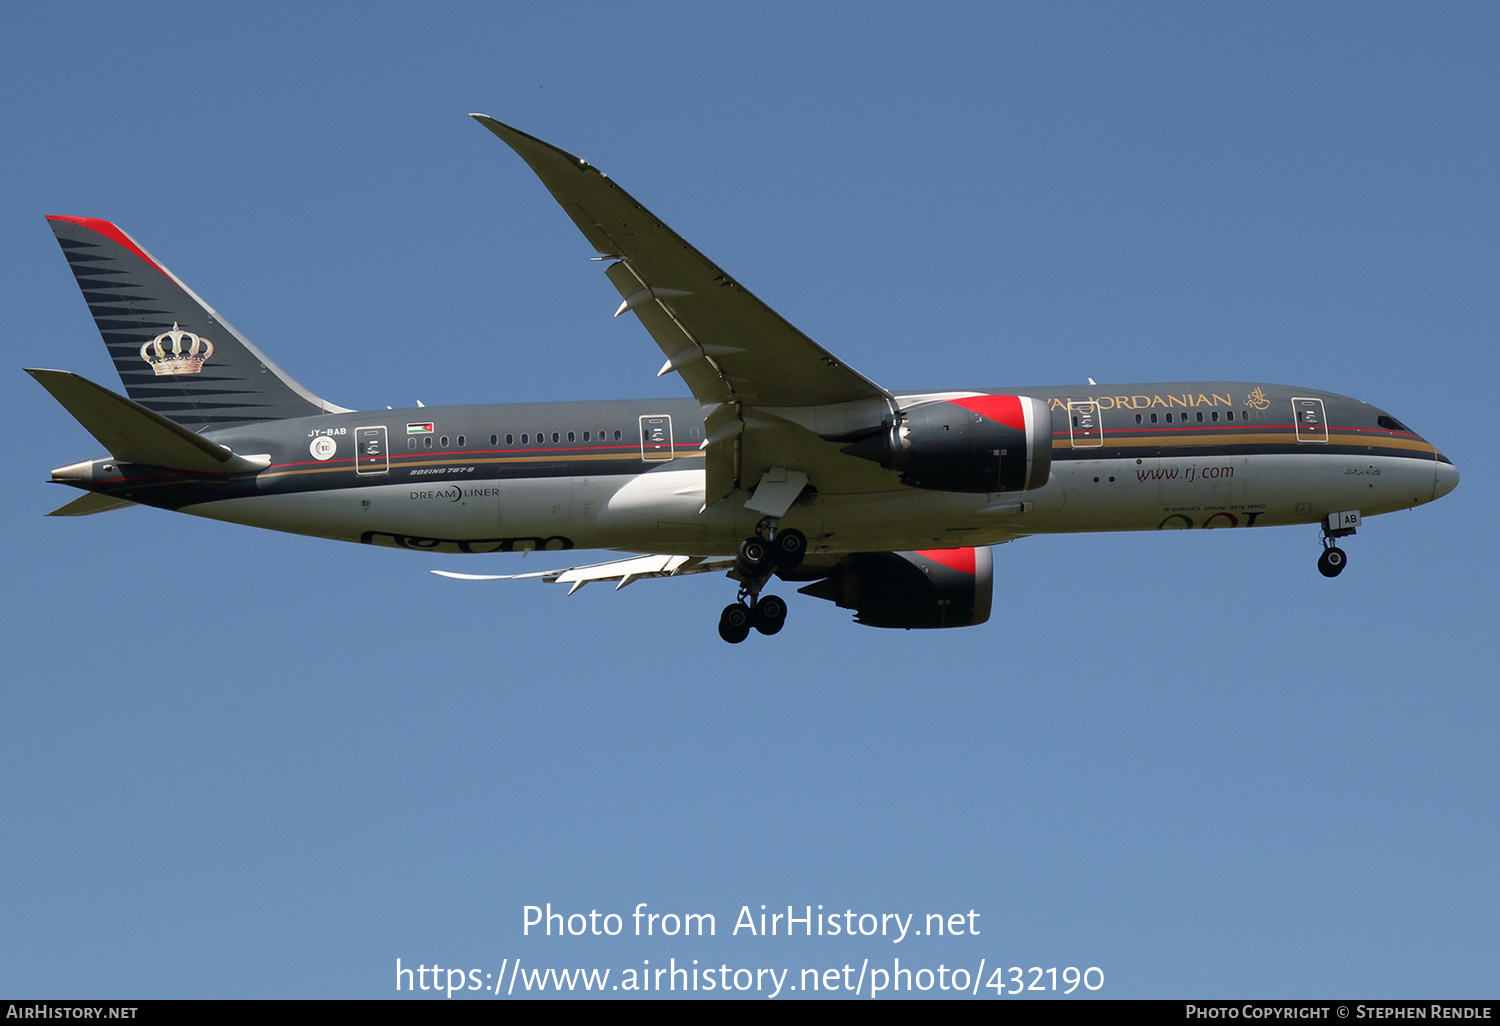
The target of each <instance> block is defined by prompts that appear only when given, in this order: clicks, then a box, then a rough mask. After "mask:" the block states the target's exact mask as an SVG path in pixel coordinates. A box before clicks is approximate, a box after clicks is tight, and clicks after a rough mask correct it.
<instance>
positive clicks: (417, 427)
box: [406, 420, 432, 435]
mask: <svg viewBox="0 0 1500 1026" xmlns="http://www.w3.org/2000/svg"><path fill="white" fill-rule="evenodd" d="M406 433H407V434H409V435H430V434H432V421H430V420H429V421H428V422H427V423H426V424H408V425H406Z"/></svg>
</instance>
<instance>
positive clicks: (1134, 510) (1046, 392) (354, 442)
mask: <svg viewBox="0 0 1500 1026" xmlns="http://www.w3.org/2000/svg"><path fill="white" fill-rule="evenodd" d="M985 391H986V392H987V391H988V390H985ZM1004 392H1005V393H1006V394H1019V395H1024V396H1031V397H1034V398H1037V399H1041V400H1043V401H1044V402H1045V403H1046V405H1047V407H1048V409H1050V411H1051V416H1052V425H1051V427H1052V467H1051V474H1050V476H1049V477H1048V478H1047V480H1046V483H1045V485H1043V486H1042V487H1039V488H1033V489H1031V490H1028V491H1015V492H996V493H983V492H980V493H968V492H949V491H938V490H931V489H923V488H913V487H909V486H907V485H905V484H902V483H901V481H900V479H899V475H898V474H897V473H895V472H894V471H889V470H882V469H880V468H878V467H874V466H873V465H871V478H870V480H869V481H868V482H867V483H866V484H864V485H861V486H860V490H858V491H849V492H844V493H830V492H818V493H816V494H810V495H807V496H805V497H804V499H803V501H801V502H799V503H798V504H796V505H794V506H793V507H792V508H791V509H790V510H789V511H788V512H787V514H786V515H785V517H783V518H782V521H781V522H782V525H783V526H784V527H786V528H796V529H798V530H800V531H802V532H803V533H804V534H806V536H807V538H808V541H809V549H810V551H812V552H823V553H848V552H865V551H881V550H896V549H924V548H956V547H960V546H974V545H987V544H993V543H997V542H1003V541H1008V540H1010V539H1013V538H1017V537H1021V536H1025V535H1032V534H1051V533H1069V532H1084V531H1121V530H1156V529H1173V528H1218V527H1263V526H1272V525H1283V524H1306V523H1317V522H1320V521H1323V520H1324V518H1325V517H1327V516H1328V515H1329V514H1330V513H1333V512H1338V511H1346V510H1352V511H1358V512H1359V513H1361V514H1362V515H1364V516H1370V515H1374V514H1378V513H1386V512H1391V511H1393V510H1398V509H1406V508H1409V507H1412V506H1416V505H1420V504H1422V503H1424V502H1429V501H1431V500H1433V499H1434V498H1437V497H1439V496H1441V495H1443V494H1446V492H1447V491H1449V490H1451V488H1452V486H1453V484H1455V483H1456V482H1457V472H1456V471H1455V470H1454V469H1453V465H1452V464H1451V463H1450V462H1449V461H1448V460H1447V459H1446V457H1444V456H1443V455H1442V454H1441V453H1440V452H1438V451H1437V450H1436V449H1435V448H1434V447H1433V446H1432V445H1431V444H1430V443H1428V442H1427V441H1425V440H1424V439H1422V438H1421V437H1420V436H1418V435H1417V434H1415V433H1413V432H1412V431H1410V430H1409V429H1407V428H1406V426H1405V425H1404V424H1402V423H1401V422H1399V421H1397V420H1395V419H1394V418H1392V417H1391V416H1389V415H1388V414H1386V413H1384V412H1383V411H1381V410H1379V409H1376V408H1375V407H1373V406H1370V405H1368V404H1366V403H1363V402H1360V401H1359V400H1355V399H1350V398H1348V397H1345V396H1341V395H1336V394H1334V393H1330V392H1323V391H1320V390H1316V389H1306V388H1298V387H1292V386H1283V385H1268V384H1264V383H1255V382H1176V383H1161V384H1131V385H1119V386H1108V385H1085V386H1061V387H1043V388H1017V389H1007V390H1004ZM974 394H976V393H975V392H972V391H967V392H945V393H908V394H902V393H897V396H896V398H897V400H898V402H899V403H900V405H902V406H905V405H908V404H909V403H911V402H913V401H916V400H918V399H921V400H929V401H930V400H931V399H934V398H944V397H948V396H962V395H974ZM206 437H208V438H210V439H212V440H213V441H215V442H217V443H220V444H222V445H225V446H228V447H230V448H231V449H232V450H233V451H234V452H235V453H238V454H257V455H262V454H263V456H264V457H265V458H268V460H269V465H268V466H266V467H265V469H263V470H260V471H259V472H256V473H243V474H229V475H210V474H188V473H182V472H178V471H170V470H163V469H162V468H153V467H142V466H137V465H132V464H125V463H120V462H119V461H116V460H114V459H112V458H108V457H106V458H102V459H99V460H95V461H92V463H91V464H85V465H79V467H84V466H87V467H88V470H87V471H86V472H81V471H80V470H79V469H78V467H75V468H67V469H69V470H70V471H72V473H71V474H69V475H64V476H63V477H61V478H59V479H60V480H67V481H68V483H71V484H76V485H81V486H84V487H87V488H88V489H89V490H91V491H95V492H99V493H102V494H105V495H109V496H113V497H117V498H121V499H127V500H130V501H132V502H137V503H142V504H145V505H151V506H158V507H162V508H166V509H173V510H178V511H181V512H184V513H191V514H194V515H198V516H204V517H210V518H213V519H218V520H225V521H230V522H234V523H239V524H246V525H251V526H256V527H263V528H269V529H272V530H279V531H287V532H291V533H295V534H306V535H313V536H318V537H325V538H333V539H338V540H342V541H352V542H362V543H365V544H374V545H385V546H394V547H398V548H406V549H414V550H419V551H424V552H434V551H439V552H506V551H520V550H528V549H543V550H545V549H574V548H578V549H585V548H587V549H615V550H624V551H630V552H648V553H677V554H685V555H699V556H712V555H723V554H726V553H732V552H733V551H734V549H735V546H736V544H737V543H738V541H739V539H741V538H743V537H745V536H746V535H747V534H750V533H752V532H753V531H754V530H755V527H756V521H757V520H758V519H759V515H758V514H757V513H755V512H754V511H752V510H748V509H746V507H745V505H744V502H743V499H744V496H743V495H741V496H740V497H739V500H740V501H720V502H715V503H712V504H709V505H708V506H707V508H704V469H703V467H704V456H703V451H702V448H701V444H702V441H703V438H704V421H703V416H702V411H701V409H700V407H699V406H698V404H697V403H696V402H694V401H693V400H689V399H684V400H661V399H647V400H619V401H599V402H573V403H533V404H507V405H482V406H452V407H418V408H415V409H399V410H380V411H366V412H355V413H338V414H323V415H319V416H313V417H302V418H293V419H285V420H277V421H266V422H262V423H257V424H251V425H246V426H242V427H237V428H229V429H225V430H221V431H217V432H210V433H207V435H206ZM825 444H827V445H829V446H830V447H832V448H833V449H835V450H836V449H837V448H838V445H839V443H837V442H827V443H825ZM788 469H789V470H793V471H795V470H796V469H797V468H796V466H795V464H794V463H792V464H790V465H789V466H788ZM85 477H87V478H89V480H87V481H85V480H83V478H85ZM751 487H753V483H752V484H751Z"/></svg>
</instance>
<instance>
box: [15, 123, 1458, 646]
mask: <svg viewBox="0 0 1500 1026" xmlns="http://www.w3.org/2000/svg"><path fill="white" fill-rule="evenodd" d="M471 116H472V117H473V118H474V119H475V120H476V121H478V122H479V123H480V124H481V125H483V126H484V127H485V128H487V129H489V131H491V132H493V133H494V134H495V135H496V136H498V137H499V138H500V139H501V140H502V141H504V142H505V143H507V144H508V145H509V146H510V147H511V149H513V150H514V151H515V152H516V153H517V154H518V155H519V156H520V157H521V159H522V160H524V161H525V162H526V163H527V164H528V165H529V166H530V167H531V169H532V170H533V171H534V172H535V173H536V175H537V176H538V177H539V178H540V179H541V181H542V184H543V185H544V186H545V187H546V188H547V190H548V191H549V192H550V193H551V194H552V196H553V197H554V198H555V199H556V200H557V202H558V203H559V204H561V206H562V208H563V210H564V211H565V212H566V213H567V215H568V216H569V217H570V218H571V219H572V220H573V222H574V224H576V225H577V226H578V228H579V230H580V231H582V233H583V235H584V237H585V239H586V240H587V241H588V243H589V244H590V245H591V246H592V247H593V249H594V251H595V256H594V259H595V260H597V261H599V262H601V263H602V264H604V265H605V266H604V273H605V276H606V277H607V278H608V279H609V281H610V283H611V284H612V285H614V287H615V289H616V290H617V291H618V292H619V294H620V299H621V301H620V304H619V306H618V308H617V309H616V310H615V316H617V317H618V316H621V315H623V314H626V313H630V314H634V315H635V317H636V318H637V319H639V321H640V322H641V324H642V325H644V326H645V328H646V331H647V332H648V333H649V334H650V335H651V337H652V338H653V339H654V340H655V341H656V343H657V345H658V346H660V348H661V351H662V354H663V356H664V357H665V361H666V362H665V363H663V364H662V367H661V370H660V372H659V374H658V376H661V375H666V374H676V375H678V376H679V377H680V378H681V379H682V380H683V382H684V383H685V384H686V386H687V391H688V392H689V393H690V398H683V399H679V400H663V399H646V400H618V401H595V402H572V403H529V404H506V405H472V406H450V407H427V406H422V405H421V404H418V406H416V407H412V408H407V409H394V410H393V409H390V408H387V409H384V410H364V411H358V410H351V409H346V408H345V407H342V406H337V405H335V404H333V403H330V402H328V401H327V400H324V399H322V398H320V397H318V396H316V395H314V394H313V393H311V392H309V391H308V390H307V389H306V388H304V387H302V386H301V385H299V384H298V383H297V382H296V381H295V380H293V379H292V378H291V377H290V376H289V375H288V374H287V373H286V372H284V371H283V370H281V368H280V367H278V366H277V365H276V364H275V363H273V362H272V361H271V360H270V358H269V357H267V356H266V355H265V354H264V353H262V352H261V351H260V350H259V349H257V348H256V347H255V346H254V345H252V344H251V343H250V342H249V341H248V340H246V339H245V338H244V337H243V336H242V335H240V333H239V332H237V331H236V330H235V329H234V328H233V327H231V326H230V324H229V322H228V321H226V320H224V318H223V317H221V316H220V315H219V313H218V312H217V311H216V310H214V309H213V308H212V307H210V306H209V305H208V304H207V303H205V302H204V301H203V300H202V299H200V298H199V297H198V296H197V295H196V294H195V293H194V292H193V291H192V290H191V289H189V288H188V287H187V286H186V285H185V284H183V282H182V281H181V280H180V279H179V278H177V276H176V275H174V274H173V273H172V272H171V271H169V270H167V269H166V267H165V266H164V265H163V264H162V263H161V262H160V261H158V260H157V259H156V258H155V257H153V256H151V255H150V254H149V253H148V252H147V251H146V250H145V249H143V248H142V247H141V246H140V245H139V244H138V243H137V242H136V241H135V240H134V239H133V238H132V237H131V236H130V235H128V234H126V233H125V232H124V231H123V230H122V229H120V228H118V227H116V226H115V225H114V224H111V223H110V222H107V221H102V220H98V219H93V218H84V217H60V216H59V217H50V218H48V221H49V223H50V225H51V227H52V229H53V232H54V233H55V235H56V237H57V241H58V242H59V244H60V245H61V246H62V249H63V252H64V254H65V255H66V257H67V260H68V263H69V265H70V267H71V269H72V271H73V273H74V275H75V276H76V278H77V280H78V285H79V288H80V289H81V290H82V292H83V297H84V300H85V301H86V302H87V304H88V307H89V311H90V313H91V314H92V315H93V317H94V320H95V322H96V324H97V326H98V328H99V331H100V333H101V335H102V336H103V339H104V342H105V345H106V347H107V349H108V350H109V354H110V357H111V358H112V359H113V361H114V364H115V369H116V370H117V371H118V373H119V375H120V379H121V381H122V383H123V385H124V389H125V395H119V394H118V393H115V392H112V391H110V390H109V389H107V388H104V387H103V386H101V385H98V384H95V383H94V382H92V381H89V380H87V379H86V378H83V377H80V376H79V375H77V374H72V373H69V372H66V371H60V370H42V369H28V373H30V374H31V375H32V376H33V377H34V378H36V380H37V381H38V382H40V383H41V384H42V386H43V387H44V388H46V389H47V390H48V391H49V392H50V393H51V394H52V395H53V396H54V397H55V398H56V399H57V400H58V401H59V402H60V403H61V404H62V405H63V407H64V408H65V409H67V411H68V412H69V413H71V414H72V415H73V416H74V417H75V418H76V419H77V420H78V421H79V422H80V423H81V424H82V425H83V426H84V427H85V428H86V429H87V430H88V431H89V432H90V434H92V435H93V436H94V438H95V439H96V440H97V441H98V442H99V443H100V444H101V445H102V446H103V447H104V448H105V450H106V451H107V454H106V455H104V456H100V457H95V458H93V459H88V460H84V461H82V462H79V463H74V464H71V465H69V466H65V467H59V468H58V469H56V470H54V471H52V475H51V480H52V481H54V482H58V483H61V484H66V485H70V486H72V487H74V488H78V489H81V490H83V492H84V493H85V494H84V495H82V496H81V497H79V498H76V499H74V500H73V501H72V502H69V503H68V504H66V505H64V506H62V507H60V508H59V509H57V510H54V511H53V512H52V513H51V514H49V515H52V516H78V515H85V514H93V513H101V512H105V511H108V510H112V509H118V508H122V507H126V506H131V505H145V506H154V507H157V508H159V509H166V510H175V511H177V512H180V513H189V514H192V515H194V516H201V517H208V518H211V519H215V520H223V521H228V522H232V523H236V524H245V525H250V526H254V527H261V528H268V529H271V530H276V531H286V532H291V533H295V534H305V535H313V536H318V537H324V538H333V539H338V540H341V541H349V542H359V543H362V544H366V545H381V546H390V547H395V548H401V549H407V550H411V551H416V552H423V553H428V552H450V553H496V552H523V553H524V552H528V551H567V550H573V549H606V550H614V551H616V552H626V553H632V555H630V556H628V557H626V558H623V559H613V560H610V561H607V562H603V563H595V564H587V565H580V566H572V567H566V568H562V569H555V570H547V571H542V572H539V573H521V574H467V573H456V572H451V571H433V572H434V573H440V574H443V575H445V576H447V577H453V578H459V579H469V580H498V579H519V578H539V579H541V580H542V581H545V582H548V583H562V584H568V585H570V590H569V594H571V593H572V592H573V591H576V590H578V589H579V588H580V587H583V586H584V585H585V584H588V583H591V582H601V581H612V582H616V588H617V589H618V588H623V587H625V586H626V585H629V584H632V583H634V582H636V581H638V580H643V579H647V578H663V577H677V576H682V575H686V574H694V573H722V574H724V575H725V576H726V577H728V578H729V579H730V580H732V581H734V582H735V584H736V587H737V593H736V598H735V601H734V602H732V603H730V604H729V605H728V606H726V607H725V608H724V610H723V611H722V612H721V614H720V617H719V624H718V630H719V635H720V636H721V637H722V638H723V639H724V640H725V641H728V642H730V643H734V644H738V643H740V642H743V641H744V640H745V639H746V638H747V637H748V636H749V635H750V633H751V632H752V630H753V631H757V632H759V633H761V634H763V635H772V634H775V633H777V632H778V631H780V630H781V628H782V626H783V624H784V623H785V619H786V612H787V607H786V603H785V601H784V600H782V599H781V598H779V597H778V596H776V595H773V594H770V593H769V592H768V591H767V587H768V585H769V583H770V582H771V581H772V580H773V579H779V580H781V581H784V582H787V583H789V584H791V585H794V586H795V585H801V587H800V588H799V591H800V592H801V593H803V594H807V595H811V596H813V597H816V598H820V599H825V600H830V601H832V602H834V603H836V604H837V605H838V606H840V607H842V608H846V609H850V610H853V612H854V618H855V620H856V622H858V623H861V624H865V625H868V626H872V627H885V628H907V629H911V628H952V627H962V626H971V625H975V624H980V623H984V622H985V621H986V620H988V618H989V616H990V613H991V610H992V605H993V592H994V583H993V582H994V561H993V555H992V552H991V549H990V546H992V545H995V544H999V543H1002V542H1008V541H1012V540H1014V539H1017V538H1023V537H1026V536H1029V535H1039V534H1062V533H1072V532H1085V531H1089V532H1092V531H1149V530H1165V529H1195V530H1196V529H1204V528H1221V527H1228V528H1246V527H1269V526H1276V525H1290V524H1307V525H1313V524H1317V525H1320V527H1321V538H1322V546H1323V548H1322V553H1321V555H1320V556H1319V559H1318V569H1319V571H1320V572H1321V573H1322V574H1323V575H1324V576H1326V577H1335V576H1337V575H1338V574H1339V573H1340V572H1341V571H1342V570H1343V569H1344V566H1345V563H1346V556H1345V553H1344V551H1343V550H1342V549H1341V548H1340V547H1339V546H1338V544H1336V542H1338V541H1340V540H1342V539H1343V538H1346V537H1348V536H1349V535H1352V534H1354V533H1355V531H1356V530H1357V529H1358V528H1359V526H1360V525H1361V523H1362V519H1363V518H1364V517H1368V516H1373V515H1377V514H1381V513H1389V512H1392V511H1394V510H1401V509H1408V508H1411V507H1414V506H1419V505H1421V504H1423V503H1427V502H1431V501H1433V500H1435V499H1438V498H1440V497H1442V496H1444V495H1446V494H1447V493H1448V492H1450V491H1452V490H1453V489H1454V487H1455V486H1456V485H1457V484H1458V471H1457V469H1456V468H1455V467H1454V465H1453V463H1452V462H1451V461H1450V460H1449V459H1448V458H1447V457H1445V456H1444V455H1443V454H1442V453H1441V452H1439V451H1438V450H1437V449H1436V448H1435V447H1434V446H1433V445H1432V444H1431V443H1429V442H1427V441H1426V440H1425V439H1423V438H1422V437H1421V436H1420V435H1418V434H1417V433H1416V432H1414V431H1412V430H1411V429H1410V428H1408V427H1407V426H1406V425H1405V424H1404V423H1403V422H1401V421H1399V420H1397V419H1396V418H1395V417H1393V416H1391V415H1390V414H1388V413H1386V412H1385V411H1383V410H1380V409H1378V408H1376V407H1374V406H1370V405H1369V404H1367V403H1364V402H1361V401H1359V400H1356V399H1351V398H1348V397H1346V396H1342V395H1337V394H1335V393H1332V392H1327V391H1323V390H1320V389H1314V388H1306V387H1301V386H1289V385H1278V384H1271V383H1267V382H1258V381H1252V382H1229V381H1192V382H1169V383H1151V384H1127V385H1098V384H1095V383H1094V382H1093V380H1092V379H1090V380H1089V382H1088V384H1087V385H1063V386H1049V387H1035V388H1032V387H1022V388H1006V389H984V388H958V389H954V390H951V391H941V392H931V391H929V392H899V391H890V390H888V389H886V388H883V387H882V386H880V385H878V384H876V383H875V382H873V381H871V380H870V379H869V378H866V377H865V376H864V375H862V374H860V373H859V372H858V371H856V370H854V369H853V368H852V367H850V366H849V365H848V364H846V363H844V362H843V361H842V360H841V359H839V358H837V357H835V356H833V355H832V354H831V353H829V352H827V351H826V350H824V349H823V348H822V347H820V346H819V345H818V344H817V343H816V342H814V341H813V340H812V339H810V338H808V337H807V336H806V335H804V334H802V333H801V332H800V331H798V330H797V329H796V328H795V327H793V326H792V325H791V324H789V323H788V322H787V321H785V320H784V319H782V318H781V317H780V316H779V315H778V314H776V313H775V312H774V311H773V310H772V309H771V308H770V307H768V306H767V305H765V304H764V303H763V302H761V300H759V299H758V298H756V297H755V296H754V295H753V294H751V293H750V291H749V290H747V289H746V288H745V287H744V286H743V285H741V284H740V282H739V281H738V280H736V279H735V278H733V277H731V276H730V275H729V274H728V273H726V272H725V271H724V270H722V269H721V268H720V267H719V266H718V265H716V264H715V263H713V262H712V261H711V260H709V259H708V258H707V257H705V256H704V255H703V254H701V253H699V252H698V251H697V250H696V249H694V248H693V247H692V246H691V245H689V244H688V243H687V242H685V241H684V240H683V239H682V238H680V237H679V236H678V235H677V234H676V233H675V232H673V231H672V229H670V228H668V227H667V226H666V225H665V224H664V223H663V222H661V221H660V220H659V219H658V218H657V217H656V216H655V215H654V214H652V213H651V212H650V211H648V210H647V209H646V208H645V207H643V206H641V204H639V203H638V202H636V201H635V200H634V199H633V198H632V197H631V196H630V195H629V194H628V193H626V192H625V190H624V189H622V188H620V187H619V186H618V185H616V184H615V182H614V181H613V180H612V179H610V178H608V177H607V176H605V175H604V174H603V173H602V172H600V171H599V170H598V169H596V168H595V167H593V166H592V165H590V164H589V163H588V162H586V161H583V160H580V159H579V158H578V157H575V156H573V155H572V154H569V153H566V152H564V151H563V150H561V149H558V148H557V147H555V146H552V145H550V144H548V143H545V142H543V141H541V140H540V139H537V138H535V137H533V136H530V135H527V134H526V133H524V132H521V131H518V130H517V129H515V128H512V127H510V126H509V125H505V124H502V123H501V122H499V121H496V120H494V119H493V118H490V117H487V116H485V115H482V114H474V115H471Z"/></svg>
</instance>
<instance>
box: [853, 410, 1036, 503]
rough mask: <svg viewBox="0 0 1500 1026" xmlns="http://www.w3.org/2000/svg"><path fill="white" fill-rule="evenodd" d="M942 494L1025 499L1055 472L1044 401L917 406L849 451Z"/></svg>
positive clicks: (898, 415) (908, 480)
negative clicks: (1018, 494)
mask: <svg viewBox="0 0 1500 1026" xmlns="http://www.w3.org/2000/svg"><path fill="white" fill-rule="evenodd" d="M843 451H844V452H846V453H848V454H849V455H851V456H859V457H861V458H863V459H867V460H873V461H874V462H876V463H879V464H880V465H881V466H882V467H885V468H886V469H887V470H895V471H898V472H900V474H901V481H902V483H903V484H908V485H911V486H912V487H913V488H927V489H931V490H933V491H940V492H1025V491H1030V490H1031V489H1033V488H1040V487H1042V485H1044V484H1046V483H1047V475H1048V474H1049V473H1050V471H1051V469H1052V414H1051V412H1050V411H1049V410H1048V409H1047V404H1046V402H1045V401H1043V400H1041V399H1033V398H1031V397H1030V396H1024V395H976V396H970V397H968V398H965V399H950V400H940V401H937V402H927V403H919V404H918V405H916V406H913V407H911V408H910V409H906V410H902V411H901V412H900V413H898V414H897V415H896V417H895V419H894V420H893V421H889V422H887V423H886V425H885V427H884V428H883V430H881V431H880V432H879V433H878V434H875V435H871V436H870V437H869V438H863V439H860V440H859V441H857V442H855V443H854V444H853V445H847V446H845V447H844V450H843Z"/></svg>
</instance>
